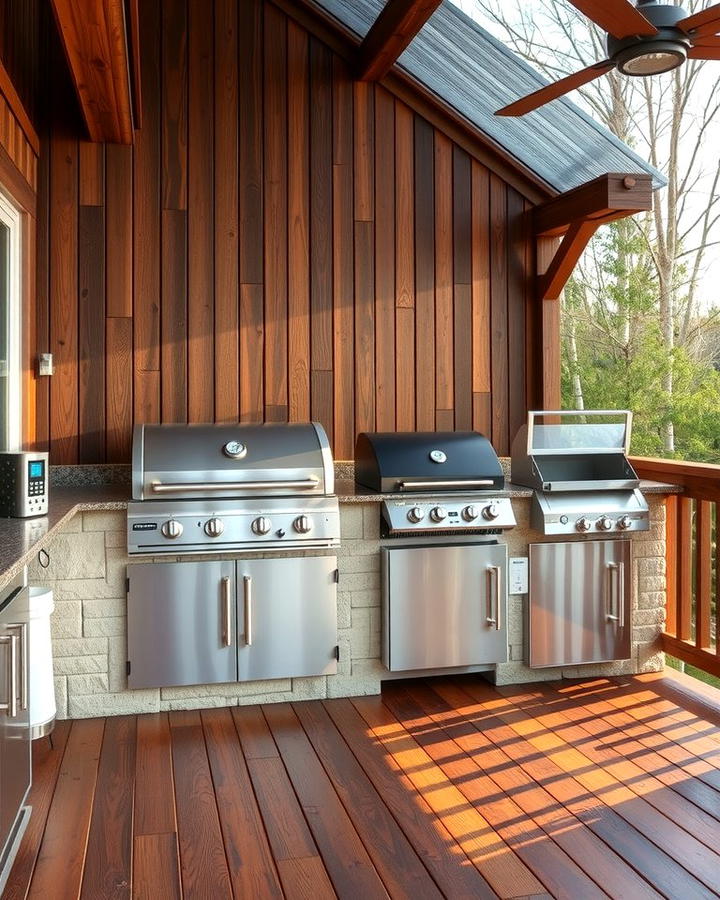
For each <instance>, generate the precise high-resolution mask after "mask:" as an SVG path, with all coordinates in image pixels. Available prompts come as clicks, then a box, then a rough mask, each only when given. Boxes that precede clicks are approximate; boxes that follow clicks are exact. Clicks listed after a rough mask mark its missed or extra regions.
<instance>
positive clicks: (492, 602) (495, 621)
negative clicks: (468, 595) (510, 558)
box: [485, 566, 500, 631]
mask: <svg viewBox="0 0 720 900" xmlns="http://www.w3.org/2000/svg"><path fill="white" fill-rule="evenodd" d="M486 573H487V580H488V585H487V618H486V619H485V622H486V624H487V625H494V626H495V630H496V631H500V566H488V567H487V569H486ZM493 609H494V613H493Z"/></svg>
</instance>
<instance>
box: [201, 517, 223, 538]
mask: <svg viewBox="0 0 720 900" xmlns="http://www.w3.org/2000/svg"><path fill="white" fill-rule="evenodd" d="M223 531H225V526H224V525H223V520H222V519H208V520H207V522H206V523H205V534H206V535H207V536H208V537H212V538H215V537H220V535H221V534H222V533H223Z"/></svg>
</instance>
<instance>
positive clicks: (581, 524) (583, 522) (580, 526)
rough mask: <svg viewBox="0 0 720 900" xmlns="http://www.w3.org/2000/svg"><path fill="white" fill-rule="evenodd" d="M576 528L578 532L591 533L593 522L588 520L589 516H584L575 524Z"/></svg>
mask: <svg viewBox="0 0 720 900" xmlns="http://www.w3.org/2000/svg"><path fill="white" fill-rule="evenodd" d="M575 527H576V528H577V530H578V531H590V529H591V528H592V522H591V521H590V519H588V517H587V516H582V518H580V519H578V520H577V522H576V523H575Z"/></svg>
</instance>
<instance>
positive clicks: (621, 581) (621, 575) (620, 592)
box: [617, 563, 625, 628]
mask: <svg viewBox="0 0 720 900" xmlns="http://www.w3.org/2000/svg"><path fill="white" fill-rule="evenodd" d="M617 612H618V618H619V622H618V627H619V628H624V627H625V563H618V564H617Z"/></svg>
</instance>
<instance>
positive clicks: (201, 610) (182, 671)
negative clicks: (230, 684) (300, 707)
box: [128, 560, 237, 688]
mask: <svg viewBox="0 0 720 900" xmlns="http://www.w3.org/2000/svg"><path fill="white" fill-rule="evenodd" d="M128 580H129V591H128V660H129V662H130V672H129V674H128V687H129V688H148V687H169V686H173V685H184V684H216V683H220V682H226V681H235V680H236V679H237V657H236V653H237V648H236V646H235V641H236V638H235V634H236V621H235V563H234V562H233V561H232V560H230V561H218V562H197V563H186V562H183V563H148V564H142V565H131V566H128Z"/></svg>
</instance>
